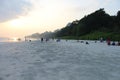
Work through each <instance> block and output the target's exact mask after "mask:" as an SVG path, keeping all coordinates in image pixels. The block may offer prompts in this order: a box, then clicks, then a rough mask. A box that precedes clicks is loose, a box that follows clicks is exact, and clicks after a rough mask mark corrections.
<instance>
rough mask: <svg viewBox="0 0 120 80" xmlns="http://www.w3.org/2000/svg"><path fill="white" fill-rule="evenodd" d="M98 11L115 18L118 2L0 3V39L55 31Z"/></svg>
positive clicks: (30, 0) (23, 0) (19, 0)
mask: <svg viewBox="0 0 120 80" xmlns="http://www.w3.org/2000/svg"><path fill="white" fill-rule="evenodd" d="M100 8H104V9H105V11H106V12H107V13H108V14H110V15H116V14H117V12H118V11H119V10H120V0H0V37H24V36H26V35H30V34H33V33H37V32H38V33H42V32H45V31H54V30H56V29H60V28H62V27H65V26H66V25H67V24H68V23H69V22H72V21H74V20H76V19H77V20H80V19H81V18H82V17H84V16H85V15H88V14H90V13H92V12H94V11H96V10H98V9H100Z"/></svg>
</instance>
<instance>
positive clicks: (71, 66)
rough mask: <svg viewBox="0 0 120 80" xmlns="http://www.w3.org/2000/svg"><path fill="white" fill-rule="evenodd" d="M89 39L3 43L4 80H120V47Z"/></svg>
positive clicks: (1, 75)
mask: <svg viewBox="0 0 120 80" xmlns="http://www.w3.org/2000/svg"><path fill="white" fill-rule="evenodd" d="M88 42H89V44H88V45H87V44H85V42H84V43H80V42H77V41H75V40H68V41H65V40H62V41H60V42H56V41H48V42H40V41H39V40H38V41H31V42H24V41H23V42H0V80H119V79H120V76H119V75H120V46H108V45H107V44H106V43H105V42H103V43H100V42H99V41H98V42H97V43H95V42H94V41H88Z"/></svg>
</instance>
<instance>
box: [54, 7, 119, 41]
mask: <svg viewBox="0 0 120 80" xmlns="http://www.w3.org/2000/svg"><path fill="white" fill-rule="evenodd" d="M119 33H120V11H118V13H117V16H110V15H109V14H107V13H106V12H105V11H104V9H99V10H97V11H95V12H93V13H91V14H89V15H87V16H85V17H83V18H82V19H81V20H79V21H78V20H77V21H73V22H72V23H71V25H70V26H66V27H64V28H62V29H61V30H59V31H58V32H56V37H64V36H69V37H65V38H74V37H75V38H80V39H98V38H99V37H100V36H103V37H105V38H107V37H111V39H113V40H115V39H116V40H120V37H119V35H118V34H119ZM71 36H72V37H71ZM73 36H74V37H73Z"/></svg>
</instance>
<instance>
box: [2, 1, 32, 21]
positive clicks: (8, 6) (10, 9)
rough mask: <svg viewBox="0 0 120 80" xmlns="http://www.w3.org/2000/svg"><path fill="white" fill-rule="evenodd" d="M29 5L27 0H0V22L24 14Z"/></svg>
mask: <svg viewBox="0 0 120 80" xmlns="http://www.w3.org/2000/svg"><path fill="white" fill-rule="evenodd" d="M30 7H31V3H30V2H28V1H27V0H0V22H4V21H7V20H11V19H14V18H17V17H18V16H20V15H24V14H25V13H26V12H27V11H28V10H29V8H30Z"/></svg>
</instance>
